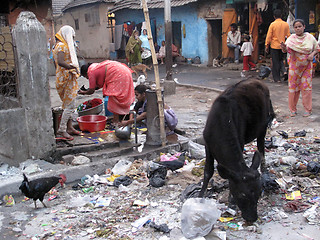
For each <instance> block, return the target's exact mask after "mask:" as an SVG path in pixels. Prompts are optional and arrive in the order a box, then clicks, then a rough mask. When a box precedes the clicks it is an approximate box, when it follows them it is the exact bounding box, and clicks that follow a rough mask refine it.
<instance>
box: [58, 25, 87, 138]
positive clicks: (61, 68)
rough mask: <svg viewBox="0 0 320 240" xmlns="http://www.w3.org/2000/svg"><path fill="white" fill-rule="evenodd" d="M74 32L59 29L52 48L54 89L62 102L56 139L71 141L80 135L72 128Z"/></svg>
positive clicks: (76, 74)
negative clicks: (54, 66)
mask: <svg viewBox="0 0 320 240" xmlns="http://www.w3.org/2000/svg"><path fill="white" fill-rule="evenodd" d="M74 37H75V32H74V29H73V28H72V27H70V26H68V25H66V26H63V27H61V28H60V30H59V31H58V33H57V34H56V35H55V39H56V44H55V46H54V48H53V58H54V60H55V65H56V88H57V91H58V94H59V97H60V99H61V101H62V109H63V110H64V111H63V113H62V116H61V121H60V126H59V129H58V130H57V136H56V137H57V139H63V140H68V141H72V140H73V137H72V136H71V135H81V132H79V131H77V130H76V129H75V128H74V127H73V126H72V112H73V110H74V109H75V99H76V97H77V90H78V82H77V79H78V77H79V63H78V59H77V54H76V50H75V47H74V46H75V45H74Z"/></svg>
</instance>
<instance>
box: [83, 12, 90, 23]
mask: <svg viewBox="0 0 320 240" xmlns="http://www.w3.org/2000/svg"><path fill="white" fill-rule="evenodd" d="M84 21H85V22H90V13H85V14H84Z"/></svg>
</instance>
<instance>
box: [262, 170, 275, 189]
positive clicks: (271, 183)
mask: <svg viewBox="0 0 320 240" xmlns="http://www.w3.org/2000/svg"><path fill="white" fill-rule="evenodd" d="M261 184H262V189H263V190H265V191H274V190H277V189H278V188H279V184H278V183H277V182H276V179H275V178H274V177H273V176H272V175H271V174H270V173H263V174H262V175H261Z"/></svg>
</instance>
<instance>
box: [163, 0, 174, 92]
mask: <svg viewBox="0 0 320 240" xmlns="http://www.w3.org/2000/svg"><path fill="white" fill-rule="evenodd" d="M164 28H165V41H166V45H165V46H166V80H165V81H164V84H163V88H164V94H165V95H171V94H175V93H176V84H175V82H174V81H173V80H172V24H171V0H164Z"/></svg>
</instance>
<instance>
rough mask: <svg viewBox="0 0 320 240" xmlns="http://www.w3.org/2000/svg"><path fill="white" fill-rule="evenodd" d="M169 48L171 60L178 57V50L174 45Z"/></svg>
mask: <svg viewBox="0 0 320 240" xmlns="http://www.w3.org/2000/svg"><path fill="white" fill-rule="evenodd" d="M171 48H172V57H173V58H174V57H178V56H180V53H179V48H178V47H177V46H176V45H174V44H173V43H172V45H171Z"/></svg>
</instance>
